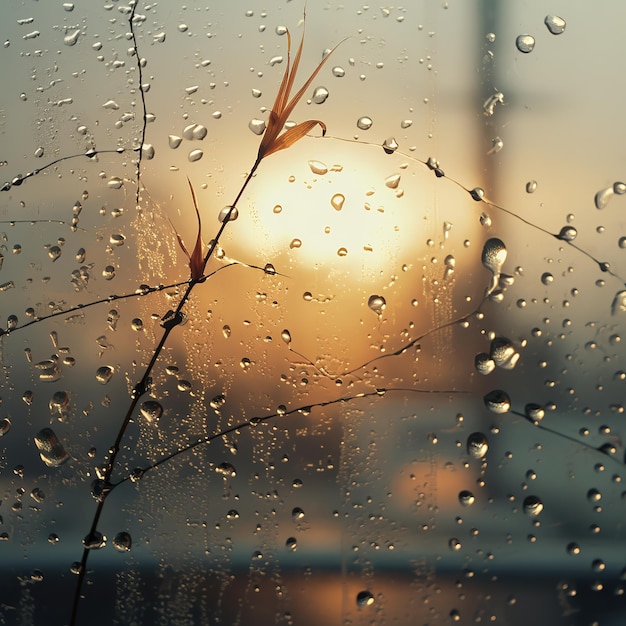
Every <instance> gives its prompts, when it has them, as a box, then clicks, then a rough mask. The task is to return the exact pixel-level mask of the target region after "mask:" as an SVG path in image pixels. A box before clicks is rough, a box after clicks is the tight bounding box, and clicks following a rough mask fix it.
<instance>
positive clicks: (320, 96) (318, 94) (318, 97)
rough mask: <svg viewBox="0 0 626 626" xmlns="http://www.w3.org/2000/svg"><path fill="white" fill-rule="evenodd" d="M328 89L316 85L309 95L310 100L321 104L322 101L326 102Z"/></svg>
mask: <svg viewBox="0 0 626 626" xmlns="http://www.w3.org/2000/svg"><path fill="white" fill-rule="evenodd" d="M328 95H329V93H328V89H326V87H316V88H315V89H314V90H313V96H312V97H311V100H312V101H313V102H314V103H315V104H322V103H324V102H326V98H328Z"/></svg>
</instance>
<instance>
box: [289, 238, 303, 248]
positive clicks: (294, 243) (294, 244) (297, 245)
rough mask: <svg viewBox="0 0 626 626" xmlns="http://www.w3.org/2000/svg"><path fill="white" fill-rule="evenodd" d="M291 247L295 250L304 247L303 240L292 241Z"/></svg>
mask: <svg viewBox="0 0 626 626" xmlns="http://www.w3.org/2000/svg"><path fill="white" fill-rule="evenodd" d="M289 247H290V248H291V249H292V250H293V249H294V248H300V247H302V240H301V239H298V238H297V237H296V238H295V239H292V240H291V241H290V242H289Z"/></svg>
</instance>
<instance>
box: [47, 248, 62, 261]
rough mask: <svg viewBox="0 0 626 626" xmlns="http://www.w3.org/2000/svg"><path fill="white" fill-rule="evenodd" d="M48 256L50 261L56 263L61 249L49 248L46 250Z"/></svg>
mask: <svg viewBox="0 0 626 626" xmlns="http://www.w3.org/2000/svg"><path fill="white" fill-rule="evenodd" d="M48 256H49V257H50V258H51V259H52V261H53V262H54V261H56V260H57V259H58V258H59V257H60V256H61V248H59V246H50V247H49V248H48Z"/></svg>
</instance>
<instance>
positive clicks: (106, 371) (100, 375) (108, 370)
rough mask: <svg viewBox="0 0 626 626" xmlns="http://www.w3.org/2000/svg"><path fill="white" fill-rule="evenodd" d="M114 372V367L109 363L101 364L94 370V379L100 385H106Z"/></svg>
mask: <svg viewBox="0 0 626 626" xmlns="http://www.w3.org/2000/svg"><path fill="white" fill-rule="evenodd" d="M114 373H115V368H114V367H112V366H111V365H103V366H102V367H99V368H98V370H97V371H96V380H97V381H98V382H99V383H100V384H101V385H106V384H107V383H108V382H109V381H110V380H111V377H112V376H113V374H114Z"/></svg>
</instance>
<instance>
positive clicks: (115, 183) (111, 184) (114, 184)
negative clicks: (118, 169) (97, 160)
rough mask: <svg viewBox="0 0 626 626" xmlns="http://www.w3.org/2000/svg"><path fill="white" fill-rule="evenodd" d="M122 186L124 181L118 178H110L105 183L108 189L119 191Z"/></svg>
mask: <svg viewBox="0 0 626 626" xmlns="http://www.w3.org/2000/svg"><path fill="white" fill-rule="evenodd" d="M123 185H124V181H123V180H122V179H121V178H120V177H119V176H112V177H111V178H109V180H108V181H107V187H108V188H109V189H121V188H122V187H123Z"/></svg>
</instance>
